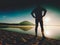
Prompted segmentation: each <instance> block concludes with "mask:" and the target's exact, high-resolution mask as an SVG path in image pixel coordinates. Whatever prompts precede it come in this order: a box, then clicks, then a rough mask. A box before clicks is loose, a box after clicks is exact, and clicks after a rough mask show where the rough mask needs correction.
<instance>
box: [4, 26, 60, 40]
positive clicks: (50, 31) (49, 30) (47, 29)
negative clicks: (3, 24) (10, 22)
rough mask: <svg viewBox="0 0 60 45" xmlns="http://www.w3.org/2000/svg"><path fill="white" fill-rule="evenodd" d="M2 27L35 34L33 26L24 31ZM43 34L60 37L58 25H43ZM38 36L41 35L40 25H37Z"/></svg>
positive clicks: (55, 37) (12, 29) (11, 29)
mask: <svg viewBox="0 0 60 45" xmlns="http://www.w3.org/2000/svg"><path fill="white" fill-rule="evenodd" d="M3 29H4V30H8V31H13V32H19V33H25V34H32V35H35V27H33V28H32V29H30V30H27V31H24V30H22V29H20V28H3ZM44 34H45V36H46V37H49V38H54V39H60V26H44ZM38 36H41V29H40V26H39V27H38Z"/></svg>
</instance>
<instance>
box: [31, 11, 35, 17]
mask: <svg viewBox="0 0 60 45" xmlns="http://www.w3.org/2000/svg"><path fill="white" fill-rule="evenodd" d="M34 13H35V12H34V10H33V11H32V13H31V15H32V17H34V18H35V16H34Z"/></svg>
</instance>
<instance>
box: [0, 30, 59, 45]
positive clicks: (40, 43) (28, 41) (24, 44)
mask: <svg viewBox="0 0 60 45" xmlns="http://www.w3.org/2000/svg"><path fill="white" fill-rule="evenodd" d="M0 45H60V40H55V39H50V38H46V39H44V40H41V37H37V38H35V37H34V35H29V34H21V33H17V32H9V31H5V30H1V29H0Z"/></svg>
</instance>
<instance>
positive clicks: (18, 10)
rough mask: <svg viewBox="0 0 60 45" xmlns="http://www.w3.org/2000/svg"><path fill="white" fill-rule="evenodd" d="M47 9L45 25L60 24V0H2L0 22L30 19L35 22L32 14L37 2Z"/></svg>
mask: <svg viewBox="0 0 60 45" xmlns="http://www.w3.org/2000/svg"><path fill="white" fill-rule="evenodd" d="M37 3H38V4H40V5H41V6H42V7H44V8H46V9H47V13H46V16H45V17H44V19H43V20H44V24H45V25H60V6H59V4H60V1H59V0H38V1H37V0H10V1H9V0H3V1H0V23H20V22H22V21H30V22H32V23H34V21H35V20H34V18H33V17H32V16H31V12H32V10H33V9H34V8H35V7H36V4H37Z"/></svg>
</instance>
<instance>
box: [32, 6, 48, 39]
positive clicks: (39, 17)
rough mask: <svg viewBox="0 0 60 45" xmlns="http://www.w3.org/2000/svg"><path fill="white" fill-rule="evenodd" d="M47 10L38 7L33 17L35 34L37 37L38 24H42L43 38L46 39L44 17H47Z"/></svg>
mask: <svg viewBox="0 0 60 45" xmlns="http://www.w3.org/2000/svg"><path fill="white" fill-rule="evenodd" d="M42 12H44V13H42ZM46 12H47V10H46V9H44V8H42V7H40V6H38V7H37V8H35V9H34V10H33V11H32V13H31V15H32V16H33V17H34V18H35V24H36V26H35V34H36V37H37V28H38V23H40V26H41V32H42V37H43V38H45V36H44V28H43V17H44V16H45V15H46Z"/></svg>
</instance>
